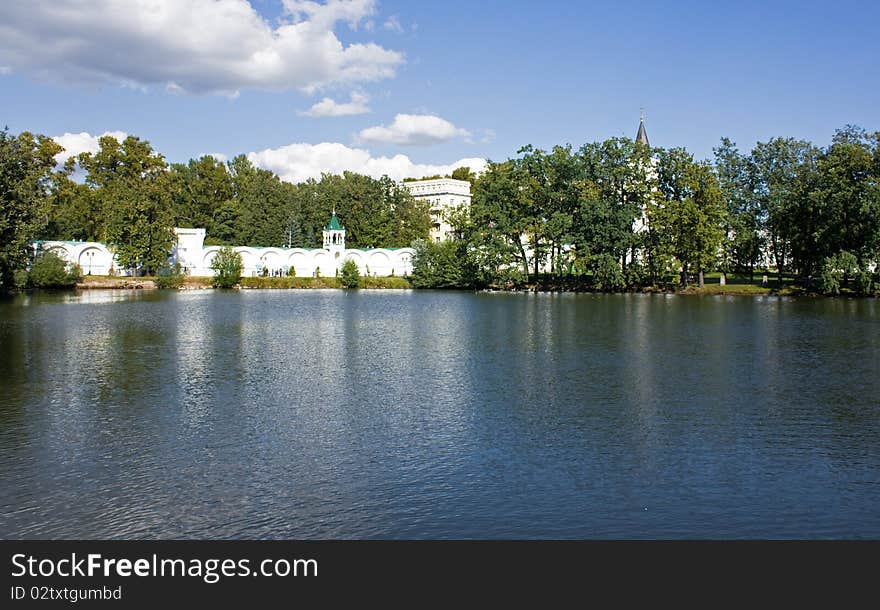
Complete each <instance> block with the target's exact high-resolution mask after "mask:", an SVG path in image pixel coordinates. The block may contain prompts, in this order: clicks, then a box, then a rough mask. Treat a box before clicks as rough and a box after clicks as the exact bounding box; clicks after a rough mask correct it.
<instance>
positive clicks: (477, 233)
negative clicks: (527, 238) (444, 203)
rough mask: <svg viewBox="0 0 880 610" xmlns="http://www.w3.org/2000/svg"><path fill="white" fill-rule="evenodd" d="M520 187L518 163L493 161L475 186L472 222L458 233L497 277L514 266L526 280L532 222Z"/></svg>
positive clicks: (461, 224)
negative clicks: (527, 252) (517, 267)
mask: <svg viewBox="0 0 880 610" xmlns="http://www.w3.org/2000/svg"><path fill="white" fill-rule="evenodd" d="M520 186H521V171H520V169H519V168H518V167H517V164H516V163H515V162H514V161H510V160H509V161H504V162H501V163H493V162H491V161H490V162H489V163H488V164H487V166H486V170H485V171H484V172H483V173H482V174H481V175H480V177H479V178H478V179H477V181H476V183H475V184H474V187H473V193H472V200H471V207H470V210H469V218H465V219H462V220H466V221H467V222H460V221H459V222H458V223H457V224H458V225H460V226H457V227H456V229H457V231H458V232H460V233H466V240H467V241H468V243H469V244H471V245H472V246H474V248H476V250H477V251H478V252H479V253H480V254H481V258H482V259H483V261H484V266H485V268H487V269H488V270H489V271H490V272H491V273H493V274H494V275H496V276H497V275H501V274H502V273H503V271H504V270H506V269H509V268H510V267H512V266H520V267H521V269H522V274H523V276H525V277H528V274H529V260H528V257H527V255H526V249H525V244H524V243H523V239H522V238H523V235H524V234H525V233H526V231H527V230H528V227H529V226H531V224H532V221H531V218H530V217H529V210H528V207H527V205H526V202H525V201H524V199H523V198H522V189H521V188H520ZM453 226H456V225H453Z"/></svg>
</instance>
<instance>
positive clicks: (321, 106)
mask: <svg viewBox="0 0 880 610" xmlns="http://www.w3.org/2000/svg"><path fill="white" fill-rule="evenodd" d="M369 102H370V98H369V96H367V95H365V94H363V93H360V92H359V91H355V92H353V93H352V94H351V96H350V100H349V101H348V102H347V103H339V102H337V101H335V100H333V99H331V98H329V97H325V98H324V99H322V100H321V101H320V102H318V103H317V104H315V105H313V106H312V107H311V108H309V109H308V110H306V111H304V112H300V114H301V115H303V116H311V117H325V116H353V115H356V114H367V113H368V112H370V106H369Z"/></svg>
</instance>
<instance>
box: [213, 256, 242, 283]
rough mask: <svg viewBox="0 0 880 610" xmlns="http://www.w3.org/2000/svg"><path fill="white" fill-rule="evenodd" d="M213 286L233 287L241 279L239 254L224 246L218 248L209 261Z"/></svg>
mask: <svg viewBox="0 0 880 610" xmlns="http://www.w3.org/2000/svg"><path fill="white" fill-rule="evenodd" d="M211 269H213V270H214V281H213V284H214V287H215V288H234V287H235V286H236V285H238V283H239V281H241V269H242V262H241V254H239V253H238V252H236V251H235V250H233V249H232V248H230V247H229V246H225V247H223V248H220V250H219V251H218V252H217V254H216V255H215V256H214V260H212V261H211Z"/></svg>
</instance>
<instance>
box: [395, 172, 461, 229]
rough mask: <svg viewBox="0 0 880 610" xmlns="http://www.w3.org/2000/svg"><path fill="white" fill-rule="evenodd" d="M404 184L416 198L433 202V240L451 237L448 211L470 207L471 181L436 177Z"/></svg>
mask: <svg viewBox="0 0 880 610" xmlns="http://www.w3.org/2000/svg"><path fill="white" fill-rule="evenodd" d="M403 186H405V187H406V188H407V190H409V192H410V193H412V196H413V197H414V198H416V199H419V200H424V201H428V202H429V203H430V204H431V233H430V236H431V241H444V240H446V239H450V238H451V237H452V226H451V225H450V224H449V223H448V222H447V220H446V212H447V210H450V209H454V208H457V207H462V206H464V207H470V205H471V183H470V182H468V181H467V180H454V179H452V178H434V179H432V180H416V181H414V182H404V183H403Z"/></svg>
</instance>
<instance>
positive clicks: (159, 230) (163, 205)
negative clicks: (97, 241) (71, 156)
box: [79, 136, 174, 275]
mask: <svg viewBox="0 0 880 610" xmlns="http://www.w3.org/2000/svg"><path fill="white" fill-rule="evenodd" d="M98 142H99V144H100V149H99V150H98V152H96V153H95V154H91V153H83V154H81V155H80V156H79V164H80V166H81V167H82V168H83V169H84V170H86V172H87V174H86V184H88V185H90V186H91V187H93V188H94V189H96V191H95V197H96V198H97V200H98V207H99V208H100V209H101V213H102V216H103V218H104V239H105V241H106V242H107V244H109V245H110V246H111V247H112V248H113V250H114V251H115V253H116V257H117V259H118V260H119V264H120V265H121V266H122V267H124V268H128V269H132V270H135V271H138V272H141V273H144V274H147V275H152V274H153V273H154V272H155V271H156V270H157V269H158V268H159V267H160V266H161V265H162V264H164V263H165V261H166V260H167V259H168V251H169V250H170V248H171V245H172V243H173V242H174V233H173V231H172V227H173V225H174V216H173V209H172V198H171V186H170V181H169V177H168V172H167V171H166V170H167V166H166V164H165V160H164V159H163V158H162V155H160V154H158V153H156V152H154V151H153V149H152V147H151V146H150V144H149V142H146V141H143V140H140V139H139V138H136V137H134V136H128V137H127V138H125V140H124V141H123V142H119V141H117V140H116V139H115V138H113V137H111V136H104V137H102V138H101V139H100V140H99V141H98Z"/></svg>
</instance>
